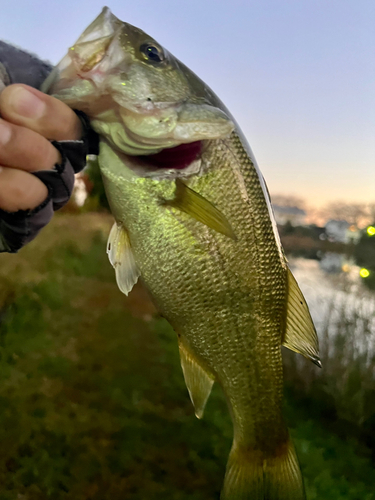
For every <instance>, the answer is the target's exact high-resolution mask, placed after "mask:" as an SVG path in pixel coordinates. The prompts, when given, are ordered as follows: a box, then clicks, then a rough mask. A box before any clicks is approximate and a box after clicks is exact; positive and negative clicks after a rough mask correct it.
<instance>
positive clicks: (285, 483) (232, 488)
mask: <svg viewBox="0 0 375 500" xmlns="http://www.w3.org/2000/svg"><path fill="white" fill-rule="evenodd" d="M305 499H306V496H305V490H304V487H303V482H302V476H301V471H300V468H299V464H298V459H297V455H296V452H295V450H294V446H293V443H292V442H291V440H289V441H288V442H287V443H286V445H285V447H283V453H280V454H278V456H276V457H273V458H271V459H270V458H268V459H263V458H262V454H261V452H259V451H256V450H250V451H249V450H244V449H241V448H240V447H239V446H236V445H235V444H234V445H233V448H232V450H231V452H230V455H229V460H228V465H227V472H226V475H225V481H224V488H223V491H222V493H221V500H305Z"/></svg>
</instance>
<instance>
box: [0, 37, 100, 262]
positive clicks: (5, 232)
mask: <svg viewBox="0 0 375 500" xmlns="http://www.w3.org/2000/svg"><path fill="white" fill-rule="evenodd" d="M51 69H52V66H51V65H50V64H49V63H46V62H43V61H41V60H40V59H38V58H36V57H35V56H33V55H31V54H28V53H27V52H24V51H22V50H20V49H17V48H16V47H13V46H11V45H8V44H6V43H4V42H1V41H0V92H1V90H2V89H3V88H4V87H5V86H7V85H10V84H11V83H25V84H27V85H30V86H32V87H35V88H39V87H40V85H41V84H42V83H43V81H44V80H45V78H46V77H47V75H48V73H49V72H50V71H51ZM76 114H77V116H78V117H79V119H80V120H81V123H82V129H83V136H82V138H81V140H78V141H59V142H56V141H52V144H53V145H54V146H55V147H56V148H57V149H58V150H59V152H60V154H61V158H62V161H61V163H60V164H56V165H55V166H54V168H53V169H52V170H39V171H37V172H33V175H35V176H36V177H38V178H39V179H40V180H41V181H42V182H44V184H45V185H46V186H47V189H48V197H47V199H46V200H44V201H43V203H41V204H40V205H39V207H37V208H35V209H34V210H19V211H18V212H6V211H5V210H0V252H11V253H14V252H17V251H18V250H19V249H20V248H22V247H23V246H24V245H26V243H28V242H29V241H31V240H33V239H34V238H35V236H36V235H37V234H38V233H39V231H40V230H41V229H42V228H43V227H44V226H45V225H47V224H48V222H49V221H50V220H51V218H52V216H53V212H54V211H55V210H58V209H59V208H61V207H63V206H64V205H65V204H66V203H67V202H68V200H69V198H70V196H71V194H72V191H73V186H74V174H75V173H78V172H80V171H81V170H82V169H83V168H84V167H85V164H86V156H87V155H88V154H95V155H97V154H98V144H99V140H98V136H97V134H96V133H95V132H94V131H93V130H92V129H91V128H90V125H89V121H88V119H87V117H86V115H85V114H84V113H82V112H81V111H76Z"/></svg>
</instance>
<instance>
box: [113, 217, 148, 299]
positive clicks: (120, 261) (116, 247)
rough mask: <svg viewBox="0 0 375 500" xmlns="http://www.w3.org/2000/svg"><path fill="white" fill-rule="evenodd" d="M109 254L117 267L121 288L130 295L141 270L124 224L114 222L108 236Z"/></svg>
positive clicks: (117, 278)
mask: <svg viewBox="0 0 375 500" xmlns="http://www.w3.org/2000/svg"><path fill="white" fill-rule="evenodd" d="M107 254H108V258H109V261H110V263H111V264H112V266H113V267H114V268H115V272H116V281H117V285H118V287H119V289H120V290H121V291H122V292H123V293H124V294H125V295H128V293H129V292H130V291H131V290H132V288H133V286H134V285H135V284H136V283H137V281H138V278H139V276H140V272H139V269H138V267H137V264H136V262H135V259H134V255H133V250H132V248H131V245H130V240H129V235H128V232H127V230H126V229H125V228H124V227H123V225H122V224H118V223H117V222H115V223H114V224H113V226H112V229H111V232H110V233H109V237H108V243H107Z"/></svg>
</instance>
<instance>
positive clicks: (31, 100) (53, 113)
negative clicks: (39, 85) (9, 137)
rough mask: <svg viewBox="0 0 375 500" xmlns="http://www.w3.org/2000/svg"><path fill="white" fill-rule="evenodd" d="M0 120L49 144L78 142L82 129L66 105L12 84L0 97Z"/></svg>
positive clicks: (25, 86)
mask: <svg viewBox="0 0 375 500" xmlns="http://www.w3.org/2000/svg"><path fill="white" fill-rule="evenodd" d="M0 113H1V116H2V117H3V118H4V119H5V120H7V121H9V122H11V123H14V124H16V125H21V126H23V127H27V128H29V129H31V130H34V132H37V133H38V134H41V135H42V136H43V137H45V138H47V139H49V140H55V141H63V140H69V139H70V140H75V139H80V138H81V135H82V126H81V122H80V120H79V118H78V117H77V115H76V114H75V113H74V111H72V110H71V109H70V108H69V107H68V106H67V105H66V104H64V103H63V102H61V101H59V100H58V99H55V98H54V97H52V96H49V95H47V94H43V92H40V91H39V90H36V89H34V88H32V87H29V86H28V85H23V84H15V85H9V86H8V87H6V88H5V89H4V90H3V92H2V93H1V94H0Z"/></svg>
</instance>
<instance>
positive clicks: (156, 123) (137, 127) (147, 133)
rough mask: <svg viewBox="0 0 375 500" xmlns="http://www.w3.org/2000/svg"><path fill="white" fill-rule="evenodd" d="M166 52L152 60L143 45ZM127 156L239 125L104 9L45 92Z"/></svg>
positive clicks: (188, 75) (177, 66)
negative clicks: (84, 116)
mask: <svg viewBox="0 0 375 500" xmlns="http://www.w3.org/2000/svg"><path fill="white" fill-rule="evenodd" d="M145 46H147V47H152V48H153V49H154V50H155V51H159V52H160V57H162V60H161V61H160V62H158V63H157V64H156V63H155V61H154V60H151V59H148V58H147V51H146V55H145V53H144V52H145V49H144V47H145ZM42 89H43V91H48V93H51V94H52V95H53V96H54V97H57V98H58V99H60V100H62V101H63V102H65V103H66V104H67V105H69V106H70V107H72V108H75V109H79V110H81V111H83V112H85V113H86V114H87V115H88V117H89V118H90V119H91V124H92V127H93V128H94V130H96V131H97V132H98V133H99V134H100V135H101V136H102V137H104V138H105V139H106V140H107V141H108V142H109V143H110V144H111V145H112V146H113V147H114V148H115V149H117V150H118V151H119V152H122V153H125V154H127V155H134V156H138V155H150V154H156V153H159V152H160V151H162V150H163V149H165V148H172V147H175V146H178V145H180V144H186V143H191V142H197V141H203V140H210V139H218V138H223V137H227V136H229V134H230V133H231V132H232V130H233V129H234V123H233V122H232V120H231V117H230V116H229V115H228V114H227V112H226V110H225V108H224V106H222V105H221V103H220V101H219V100H218V99H217V98H216V96H214V94H213V93H212V92H211V91H210V89H208V88H207V87H206V86H205V85H204V84H203V82H201V81H200V80H199V79H198V77H196V76H195V75H194V74H193V73H192V72H191V71H190V70H189V69H188V68H186V67H185V66H184V65H183V64H182V63H180V62H179V61H178V60H177V59H176V58H174V57H173V56H172V55H171V54H169V53H168V52H167V51H166V50H165V49H163V48H162V47H161V46H160V45H159V44H158V43H157V42H156V41H155V40H153V39H152V38H151V37H150V36H149V35H147V34H146V33H144V32H143V31H141V30H139V29H138V28H135V27H133V26H131V25H129V24H127V23H124V22H122V21H120V20H119V19H118V18H117V17H116V16H114V15H113V14H112V13H111V11H110V10H109V9H108V8H107V7H105V8H104V9H103V11H102V12H101V14H100V15H99V16H98V17H97V18H96V19H95V20H94V21H93V23H92V24H91V25H90V26H89V27H88V28H87V29H86V30H85V31H84V32H83V34H82V35H81V36H80V37H79V38H78V40H77V42H76V43H75V44H74V45H73V46H72V47H71V48H70V49H69V51H68V53H67V54H66V56H65V57H64V58H63V59H62V60H61V62H60V63H59V64H58V65H57V66H56V68H55V69H54V70H53V72H52V74H51V75H50V76H49V77H48V79H47V80H46V82H45V84H44V85H43V87H42Z"/></svg>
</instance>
